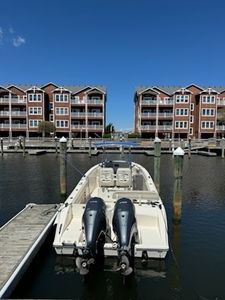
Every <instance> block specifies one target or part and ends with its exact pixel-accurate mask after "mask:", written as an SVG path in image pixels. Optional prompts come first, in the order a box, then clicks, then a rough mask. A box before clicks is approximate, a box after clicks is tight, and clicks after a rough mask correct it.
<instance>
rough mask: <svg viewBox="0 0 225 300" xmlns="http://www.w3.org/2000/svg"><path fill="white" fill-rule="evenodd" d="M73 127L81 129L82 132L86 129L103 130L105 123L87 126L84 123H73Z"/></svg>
mask: <svg viewBox="0 0 225 300" xmlns="http://www.w3.org/2000/svg"><path fill="white" fill-rule="evenodd" d="M71 128H72V129H78V130H80V131H81V132H82V131H85V130H86V129H87V130H93V129H94V130H102V129H103V125H87V128H86V125H82V124H76V125H74V124H71Z"/></svg>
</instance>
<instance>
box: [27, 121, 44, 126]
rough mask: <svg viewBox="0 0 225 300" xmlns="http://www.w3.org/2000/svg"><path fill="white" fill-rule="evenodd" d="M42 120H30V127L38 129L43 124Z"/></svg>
mask: <svg viewBox="0 0 225 300" xmlns="http://www.w3.org/2000/svg"><path fill="white" fill-rule="evenodd" d="M41 121H42V120H29V126H30V127H38V124H39V123H40V122H41Z"/></svg>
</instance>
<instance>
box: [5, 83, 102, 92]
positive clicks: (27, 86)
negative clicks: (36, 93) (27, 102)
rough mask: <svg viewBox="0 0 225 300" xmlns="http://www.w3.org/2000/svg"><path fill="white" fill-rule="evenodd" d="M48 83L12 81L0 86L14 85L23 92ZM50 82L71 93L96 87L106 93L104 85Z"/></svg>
mask: <svg viewBox="0 0 225 300" xmlns="http://www.w3.org/2000/svg"><path fill="white" fill-rule="evenodd" d="M48 84H49V83H47V84H34V83H32V84H13V83H10V84H6V85H1V86H2V87H3V88H6V89H7V87H10V86H15V87H17V88H19V89H21V90H22V91H24V92H25V91H27V90H29V89H32V88H33V87H34V86H35V87H36V88H38V89H42V88H43V87H45V86H47V85H48ZM51 84H53V85H55V86H57V87H58V88H60V87H63V88H64V89H66V90H69V91H70V92H71V93H72V94H74V93H77V92H79V91H82V90H84V89H86V88H88V89H98V90H99V91H102V92H103V93H106V87H105V86H102V85H82V86H81V85H58V84H55V83H52V82H51Z"/></svg>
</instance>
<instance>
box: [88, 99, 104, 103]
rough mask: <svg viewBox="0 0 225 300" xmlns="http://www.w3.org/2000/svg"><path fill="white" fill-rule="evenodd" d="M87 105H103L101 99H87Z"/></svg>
mask: <svg viewBox="0 0 225 300" xmlns="http://www.w3.org/2000/svg"><path fill="white" fill-rule="evenodd" d="M87 103H88V104H103V100H101V99H99V100H98V99H95V100H92V99H87Z"/></svg>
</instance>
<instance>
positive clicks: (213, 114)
mask: <svg viewBox="0 0 225 300" xmlns="http://www.w3.org/2000/svg"><path fill="white" fill-rule="evenodd" d="M207 111H208V112H209V114H207V113H206V112H207ZM202 116H207V117H215V108H202Z"/></svg>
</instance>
